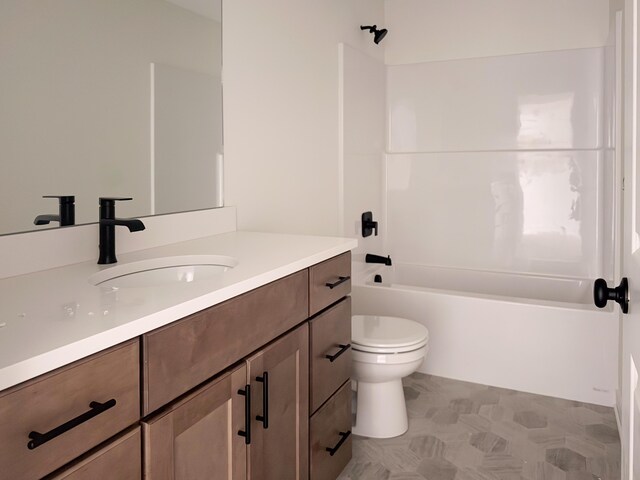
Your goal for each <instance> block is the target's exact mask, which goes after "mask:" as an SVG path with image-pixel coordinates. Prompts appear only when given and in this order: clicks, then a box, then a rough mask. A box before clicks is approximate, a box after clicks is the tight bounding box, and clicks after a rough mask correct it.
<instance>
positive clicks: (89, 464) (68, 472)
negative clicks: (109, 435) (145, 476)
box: [47, 427, 142, 480]
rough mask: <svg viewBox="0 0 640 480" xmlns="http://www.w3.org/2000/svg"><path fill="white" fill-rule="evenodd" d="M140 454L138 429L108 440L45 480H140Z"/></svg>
mask: <svg viewBox="0 0 640 480" xmlns="http://www.w3.org/2000/svg"><path fill="white" fill-rule="evenodd" d="M140 451H141V448H140V427H136V428H135V429H133V430H131V431H129V432H127V433H124V434H121V435H120V436H118V437H117V438H115V439H113V440H111V441H110V442H109V443H108V444H107V445H105V446H103V447H101V448H100V449H99V450H98V451H96V452H94V453H92V454H91V455H88V456H87V457H86V458H83V459H82V460H80V461H78V462H76V463H74V464H73V465H71V466H69V467H67V468H65V469H63V470H62V471H61V472H58V473H57V474H55V475H52V476H51V477H47V478H48V479H49V480H95V479H100V478H117V479H119V480H140V479H141V478H142V461H141V458H140Z"/></svg>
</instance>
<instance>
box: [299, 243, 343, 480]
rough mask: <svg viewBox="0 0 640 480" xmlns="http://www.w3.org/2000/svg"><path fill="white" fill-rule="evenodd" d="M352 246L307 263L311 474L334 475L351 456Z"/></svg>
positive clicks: (326, 479)
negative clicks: (333, 255) (348, 250)
mask: <svg viewBox="0 0 640 480" xmlns="http://www.w3.org/2000/svg"><path fill="white" fill-rule="evenodd" d="M350 277H351V252H347V253H343V254H342V255H338V256H336V257H333V258H330V259H329V260H326V261H325V262H322V263H319V264H317V265H314V266H312V267H310V268H309V306H310V313H312V314H313V313H317V312H320V313H318V314H317V315H316V316H314V317H313V318H312V319H311V320H310V321H309V323H310V328H311V335H310V346H311V347H310V367H311V368H310V377H311V380H310V383H311V395H310V405H311V408H310V413H311V418H310V419H309V422H310V442H309V450H310V474H309V476H310V479H311V480H333V479H335V478H336V477H337V476H338V475H339V474H340V472H341V471H342V470H343V469H344V467H345V466H346V464H347V463H348V462H349V460H350V459H351V452H352V449H351V381H350V376H351V298H350V297H347V296H346V295H348V294H349V293H350V292H351V282H350Z"/></svg>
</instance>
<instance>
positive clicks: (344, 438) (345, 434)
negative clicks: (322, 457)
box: [325, 430, 351, 457]
mask: <svg viewBox="0 0 640 480" xmlns="http://www.w3.org/2000/svg"><path fill="white" fill-rule="evenodd" d="M349 435H351V430H347V431H346V432H340V437H341V438H340V441H339V442H338V443H336V446H335V447H333V448H329V447H327V448H325V450H326V451H327V452H329V455H331V456H332V457H333V456H334V455H335V454H336V452H337V451H338V450H339V449H340V447H341V446H342V444H343V443H344V442H346V441H347V438H349Z"/></svg>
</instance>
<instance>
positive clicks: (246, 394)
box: [238, 385, 251, 445]
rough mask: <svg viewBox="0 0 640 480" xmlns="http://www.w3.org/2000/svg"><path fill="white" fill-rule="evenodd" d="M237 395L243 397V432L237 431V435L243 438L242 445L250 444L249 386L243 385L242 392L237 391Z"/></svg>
mask: <svg viewBox="0 0 640 480" xmlns="http://www.w3.org/2000/svg"><path fill="white" fill-rule="evenodd" d="M238 395H242V396H244V424H245V427H244V428H245V430H238V435H240V436H241V437H244V443H245V444H246V445H249V444H250V443H251V385H245V387H244V390H238Z"/></svg>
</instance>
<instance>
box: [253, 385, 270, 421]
mask: <svg viewBox="0 0 640 480" xmlns="http://www.w3.org/2000/svg"><path fill="white" fill-rule="evenodd" d="M256 381H257V382H261V383H262V415H256V420H258V421H259V422H262V428H264V429H267V428H269V372H263V373H262V376H261V377H256Z"/></svg>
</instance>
